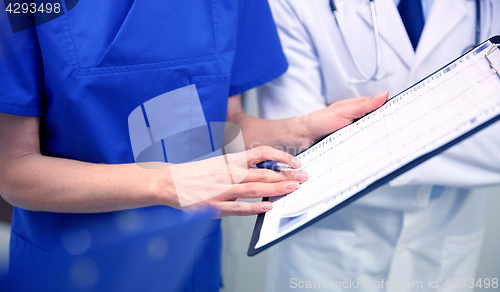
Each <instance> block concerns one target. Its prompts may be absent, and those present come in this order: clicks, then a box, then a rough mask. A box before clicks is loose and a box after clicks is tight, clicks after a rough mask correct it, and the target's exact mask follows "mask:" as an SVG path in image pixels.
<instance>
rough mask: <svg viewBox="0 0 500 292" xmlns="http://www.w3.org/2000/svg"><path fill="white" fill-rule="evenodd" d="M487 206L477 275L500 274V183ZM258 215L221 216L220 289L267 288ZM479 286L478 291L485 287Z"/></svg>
mask: <svg viewBox="0 0 500 292" xmlns="http://www.w3.org/2000/svg"><path fill="white" fill-rule="evenodd" d="M257 105H258V104H257V99H256V96H255V92H254V91H249V92H247V93H246V94H245V95H244V109H245V111H246V112H247V113H249V114H251V115H254V116H257V115H258V106H257ZM488 192H489V197H488V204H487V209H486V219H485V220H486V222H485V225H486V232H485V237H484V243H483V247H482V254H481V261H480V263H479V268H478V272H477V275H476V279H479V278H490V279H491V278H498V277H499V276H500V249H499V248H498V245H499V243H500V187H495V188H489V189H488ZM11 214H12V208H11V206H10V205H8V204H7V203H6V202H5V201H3V200H2V199H1V198H0V276H1V275H2V274H5V273H6V272H7V271H8V248H9V237H10V218H11ZM255 218H256V217H255V216H251V217H227V218H224V219H223V220H222V230H223V254H222V273H223V282H224V288H223V289H222V290H221V292H255V291H264V287H265V281H266V274H267V257H268V253H269V251H268V250H267V251H264V252H262V253H260V254H258V255H257V256H254V257H248V256H247V255H246V253H247V249H248V245H249V243H250V236H251V234H252V231H253V227H254V224H255ZM484 289H485V288H483V289H479V288H476V290H475V291H479V290H484Z"/></svg>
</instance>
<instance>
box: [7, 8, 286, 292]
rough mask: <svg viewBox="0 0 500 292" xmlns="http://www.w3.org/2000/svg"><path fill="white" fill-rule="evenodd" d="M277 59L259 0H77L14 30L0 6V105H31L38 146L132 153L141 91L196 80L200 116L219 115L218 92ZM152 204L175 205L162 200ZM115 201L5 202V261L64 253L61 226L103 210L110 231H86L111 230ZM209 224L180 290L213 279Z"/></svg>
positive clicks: (270, 70) (89, 155)
mask: <svg viewBox="0 0 500 292" xmlns="http://www.w3.org/2000/svg"><path fill="white" fill-rule="evenodd" d="M63 4H64V1H63ZM65 9H66V8H65ZM286 69H287V62H286V59H285V57H284V55H283V52H282V49H281V45H280V42H279V38H278V35H277V33H276V27H275V24H274V22H273V19H272V16H271V12H270V9H269V6H268V3H267V1H266V0H182V1H178V0H165V1H149V0H135V1H134V0H108V1H98V0H87V1H80V2H79V3H78V4H77V5H76V7H74V8H73V9H72V10H71V11H69V12H67V13H66V14H65V15H62V16H61V17H58V18H56V19H54V20H52V21H50V22H47V23H45V24H42V25H40V26H37V27H35V28H32V29H28V30H24V31H21V32H17V33H12V30H11V28H10V26H9V23H8V18H7V13H6V11H5V10H2V11H1V12H0V80H1V86H0V112H3V113H8V114H13V115H21V116H40V117H41V129H40V142H41V151H42V154H43V155H47V156H53V157H62V158H69V159H74V160H79V161H86V162H92V163H107V164H120V163H133V162H134V157H133V154H132V148H131V145H130V138H129V132H128V122H127V121H128V116H129V114H130V113H131V112H132V111H133V110H134V109H135V108H136V107H138V106H140V105H141V104H143V103H144V102H146V101H148V100H150V99H151V98H154V97H156V96H158V95H160V94H163V93H165V92H168V91H171V90H174V89H177V88H180V87H184V86H187V85H190V84H195V85H196V88H197V90H198V94H199V97H200V100H201V104H202V107H203V111H204V114H205V119H206V120H207V122H214V121H219V122H220V121H225V119H226V109H227V98H228V96H232V95H235V94H238V93H241V92H243V91H245V90H248V89H250V88H253V87H255V86H258V85H260V84H262V83H265V82H267V81H269V80H271V79H273V78H276V77H278V76H279V75H281V74H282V73H284V72H285V71H286ZM152 208H155V212H157V210H158V208H162V209H164V212H174V213H175V212H179V216H182V215H181V214H180V211H178V210H175V209H172V208H169V207H152ZM149 210H151V209H150V208H144V209H138V210H135V211H136V212H137V214H141V213H144V212H145V213H147V212H148V211H149ZM125 212H129V211H125ZM122 213H123V212H112V213H102V214H61V213H49V212H32V211H28V210H23V209H20V208H14V215H13V221H12V239H11V247H10V248H11V254H10V262H11V271H22V270H23V269H25V268H26V267H27V266H28V265H29V263H30V262H32V261H33V260H34V259H38V260H39V261H40V262H44V261H45V262H47V261H50V260H51V258H52V257H53V256H59V255H64V254H67V252H68V251H67V250H66V249H65V248H64V246H63V242H62V240H61V238H63V237H64V235H65V234H68V233H71V232H72V230H75V229H79V228H80V229H81V228H82V227H85V226H87V225H92V226H99V224H96V223H99V222H103V224H102V226H105V227H103V228H109V232H106V231H103V230H101V231H97V232H96V234H101V236H105V235H106V234H108V235H109V234H113V236H118V234H119V232H116V230H112V229H113V228H115V227H116V226H117V225H116V224H115V225H113V224H108V223H109V222H116V218H120V216H121V214H122ZM144 218H147V220H151V222H152V221H154V218H151V216H144ZM144 220H146V219H144ZM147 222H148V221H142V223H141V224H143V225H144V226H147V225H148V223H147ZM116 228H118V227H116ZM209 233H210V235H209V236H208V237H207V238H205V239H204V240H203V242H202V243H201V244H202V246H203V247H202V249H204V250H203V251H202V252H201V255H202V256H200V257H199V259H198V260H197V262H196V263H195V264H194V265H193V270H192V276H191V279H192V280H191V281H189V282H188V283H186V284H185V287H184V288H183V291H218V289H219V285H220V280H219V279H220V277H219V273H220V244H221V243H220V241H221V239H220V224H218V222H217V224H215V225H214V227H213V230H212V231H211V232H209ZM93 236H99V235H94V234H93ZM96 240H97V241H98V239H96ZM178 240H179V241H182V240H183V238H179V239H178ZM133 265H134V263H130V266H133ZM139 268H140V267H139Z"/></svg>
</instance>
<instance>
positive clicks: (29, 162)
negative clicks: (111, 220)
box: [0, 153, 178, 213]
mask: <svg viewBox="0 0 500 292" xmlns="http://www.w3.org/2000/svg"><path fill="white" fill-rule="evenodd" d="M163 165H165V164H164V163H163ZM169 182H170V174H169V172H168V169H145V168H142V167H140V166H138V165H136V164H121V165H105V164H92V163H85V162H80V161H75V160H69V159H61V158H53V157H46V156H42V155H40V154H36V153H34V154H29V155H25V156H23V157H20V158H17V159H15V160H14V159H13V160H12V161H11V162H9V161H4V163H3V165H2V166H1V169H0V193H1V194H2V196H3V197H4V198H5V199H6V200H7V201H9V202H10V203H11V204H13V205H14V206H17V207H20V208H24V209H28V210H33V211H50V212H67V213H99V212H110V211H117V210H124V209H130V208H140V207H146V206H152V205H160V204H161V205H170V206H176V205H177V204H178V203H177V197H176V194H175V189H174V188H173V183H169Z"/></svg>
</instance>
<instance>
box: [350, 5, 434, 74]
mask: <svg viewBox="0 0 500 292" xmlns="http://www.w3.org/2000/svg"><path fill="white" fill-rule="evenodd" d="M362 2H365V3H362V4H361V5H359V6H358V14H359V15H360V16H361V17H362V18H363V20H364V21H365V22H366V23H367V24H368V25H370V27H372V28H373V24H372V17H371V12H370V6H369V3H368V1H362ZM436 2H439V1H436ZM375 9H376V11H377V22H378V26H379V31H380V37H381V38H382V39H384V40H385V41H386V42H387V44H388V45H389V47H390V48H391V49H392V50H394V51H395V52H396V54H398V56H399V57H400V58H401V60H402V61H403V63H405V65H406V66H407V67H408V68H410V66H411V64H412V63H413V59H414V57H415V52H414V51H413V47H412V45H411V42H410V39H409V37H408V34H407V33H406V29H405V27H404V24H403V21H402V20H401V17H400V16H399V12H398V9H397V7H396V6H395V5H394V1H393V0H378V1H375ZM382 47H383V46H382Z"/></svg>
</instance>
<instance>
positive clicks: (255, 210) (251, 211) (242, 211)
mask: <svg viewBox="0 0 500 292" xmlns="http://www.w3.org/2000/svg"><path fill="white" fill-rule="evenodd" d="M218 208H219V216H220V217H226V216H251V215H257V214H262V213H264V212H267V211H269V210H271V209H272V208H273V204H272V203H271V202H258V203H247V202H222V203H220V204H219V205H218Z"/></svg>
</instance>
